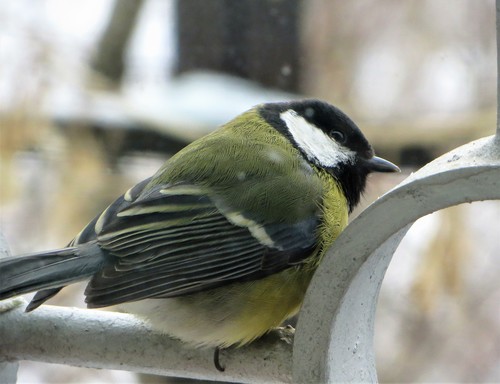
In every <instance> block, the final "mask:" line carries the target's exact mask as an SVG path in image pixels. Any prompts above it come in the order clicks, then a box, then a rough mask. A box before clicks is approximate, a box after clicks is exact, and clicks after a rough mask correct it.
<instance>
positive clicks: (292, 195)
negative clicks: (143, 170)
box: [85, 140, 322, 307]
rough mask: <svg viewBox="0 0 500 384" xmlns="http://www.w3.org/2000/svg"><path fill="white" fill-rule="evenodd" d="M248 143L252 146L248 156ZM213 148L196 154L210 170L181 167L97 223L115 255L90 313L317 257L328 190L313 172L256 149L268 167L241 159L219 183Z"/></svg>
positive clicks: (98, 278) (91, 289)
mask: <svg viewBox="0 0 500 384" xmlns="http://www.w3.org/2000/svg"><path fill="white" fill-rule="evenodd" d="M248 142H249V141H248V140H246V141H244V140H242V143H245V145H247V147H246V149H248V145H249V144H248ZM203 150H204V149H203V148H200V147H196V148H195V150H193V151H192V152H191V153H192V154H193V156H195V155H196V156H203V159H204V160H205V161H204V162H203V163H202V165H201V167H202V168H203V167H205V168H204V169H201V170H200V168H199V167H198V168H196V170H195V171H192V170H191V168H190V167H184V168H183V165H184V164H186V162H184V160H186V159H182V160H183V162H181V163H180V164H176V163H175V161H171V162H170V163H168V166H167V167H166V168H165V170H164V172H163V174H161V177H158V176H156V177H154V178H153V179H152V181H151V182H149V183H141V184H139V185H137V186H136V187H134V188H133V189H131V190H130V191H129V192H127V193H126V194H125V195H124V196H123V197H122V198H120V199H118V200H117V201H116V202H115V203H114V204H112V205H111V206H110V207H109V208H108V209H107V210H106V211H105V212H104V213H103V214H102V215H101V217H100V218H99V219H98V220H97V221H96V223H95V230H96V233H97V240H98V243H99V244H100V246H101V247H102V248H103V249H105V250H106V251H108V252H109V253H110V254H111V257H110V263H109V265H108V266H106V267H104V268H103V269H102V270H101V271H100V272H98V273H97V274H96V275H94V277H93V278H92V280H91V281H90V283H89V285H88V287H87V290H86V292H85V294H86V296H87V298H86V301H87V303H88V305H89V306H91V307H100V306H108V305H114V304H119V303H123V302H127V301H135V300H141V299H145V298H153V297H175V296H180V295H184V294H188V293H194V292H199V291H203V290H206V289H207V288H215V287H219V286H222V285H225V284H228V283H231V282H234V281H248V280H253V279H259V278H262V277H264V276H268V275H270V274H273V273H277V272H279V271H282V270H284V269H286V268H289V267H292V266H294V265H297V264H299V263H300V262H302V261H303V260H304V259H305V258H307V257H308V256H310V255H311V254H312V253H313V252H314V251H315V249H316V248H317V240H318V239H317V233H318V227H319V225H320V215H321V209H320V205H321V195H322V187H321V183H320V182H319V181H318V179H317V176H315V173H314V172H313V171H312V169H311V168H310V166H309V165H307V164H306V163H305V162H304V161H303V160H302V159H299V160H297V158H295V159H293V160H290V161H289V162H292V161H293V162H294V165H292V166H291V168H292V171H289V167H284V166H283V165H284V164H285V161H288V160H289V159H288V158H286V156H287V155H286V154H281V153H280V154H279V155H280V156H279V158H278V159H277V156H276V153H273V154H272V156H269V153H268V151H267V148H265V147H263V146H257V145H256V146H255V148H252V149H251V151H252V154H248V156H250V157H252V158H253V159H254V158H255V156H260V157H262V159H261V160H262V161H263V162H264V164H263V166H262V168H259V169H258V170H255V169H253V168H247V169H245V168H242V167H244V164H247V162H245V161H241V156H242V154H241V153H239V154H238V155H237V156H238V159H234V161H227V157H226V158H225V163H224V164H221V163H219V164H217V167H218V169H219V171H220V170H221V168H224V169H222V172H221V174H223V175H224V180H221V179H215V178H214V176H213V174H214V172H213V167H214V164H213V163H214V162H216V161H218V157H214V158H213V159H212V160H210V159H207V157H208V156H209V154H203V153H202V152H203ZM221 150H223V149H222V148H221ZM259 150H261V152H260V153H259V152H258V151H259ZM247 153H249V152H247ZM183 156H191V154H190V153H188V154H186V153H184V154H183ZM235 156H236V155H235ZM264 158H267V159H269V158H270V159H271V160H265V159H264ZM174 160H175V159H174ZM237 160H240V161H239V162H238V161H237ZM277 160H278V161H277ZM266 161H267V163H265V162H266ZM175 167H177V168H175ZM172 169H175V170H176V172H177V173H175V172H173V171H172V172H171V170H172ZM179 169H182V171H179ZM284 169H287V171H284ZM169 172H171V173H169ZM194 172H196V173H194ZM159 180H162V182H159ZM163 180H168V181H167V182H163ZM269 191H272V193H273V194H274V196H273V195H272V194H270V193H269ZM276 195H277V196H276Z"/></svg>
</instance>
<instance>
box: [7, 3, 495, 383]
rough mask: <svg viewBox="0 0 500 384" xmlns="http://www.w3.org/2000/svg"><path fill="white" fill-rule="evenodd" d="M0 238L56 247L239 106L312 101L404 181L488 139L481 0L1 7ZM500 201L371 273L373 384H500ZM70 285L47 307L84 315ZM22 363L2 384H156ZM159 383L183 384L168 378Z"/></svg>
mask: <svg viewBox="0 0 500 384" xmlns="http://www.w3.org/2000/svg"><path fill="white" fill-rule="evenodd" d="M0 58H1V60H0V231H1V232H3V234H4V235H5V237H6V239H7V241H8V243H9V246H10V247H11V251H12V253H13V254H20V253H24V252H32V251H38V250H43V249H48V248H55V247H60V246H63V245H65V244H66V243H67V242H69V241H70V240H71V238H72V237H73V236H74V235H75V234H76V233H78V232H79V230H80V229H81V228H82V227H83V226H84V225H85V224H86V223H87V222H88V221H90V219H92V218H93V217H94V216H95V214H96V213H98V212H99V211H101V210H102V209H104V208H105V207H106V206H107V204H109V203H110V202H111V201H112V200H113V199H114V198H115V197H116V196H118V195H119V194H121V193H123V191H124V190H126V189H128V188H129V187H130V186H131V185H133V184H134V183H136V182H138V181H140V180H142V179H143V178H146V177H148V176H149V175H151V174H152V173H153V172H155V170H156V169H157V168H158V167H159V166H160V165H161V164H162V162H163V161H165V160H166V159H167V158H168V157H169V156H171V155H172V154H173V153H175V152H176V151H177V150H179V149H180V148H182V147H183V146H184V145H186V144H187V143H189V142H190V141H192V140H194V139H196V138H197V137H200V136H202V135H204V134H206V133H207V132H210V131H211V130H213V129H215V128H216V127H217V126H218V125H220V124H222V123H224V122H226V121H228V120H229V119H231V118H232V117H234V116H236V115H237V114H239V113H241V112H243V111H244V110H246V109H248V108H250V107H251V106H253V105H255V104H258V103H261V102H265V101H270V100H283V99H293V98H300V97H305V96H307V97H317V98H322V99H325V100H327V101H329V102H331V103H333V104H335V105H337V106H339V107H340V108H341V109H343V110H344V111H345V112H346V113H348V114H349V115H350V116H351V117H352V118H353V119H354V120H355V121H356V122H357V123H358V125H359V126H360V127H361V128H362V130H363V131H364V132H365V134H366V136H367V137H368V138H369V140H370V142H371V143H372V144H373V145H374V147H375V149H376V151H377V153H378V154H379V155H381V156H383V157H386V158H388V159H390V160H391V161H393V162H395V163H397V164H399V165H400V166H401V167H402V169H403V173H402V174H401V175H396V176H394V175H375V176H373V177H372V178H371V180H370V187H369V190H368V191H367V193H366V195H365V196H364V199H363V204H362V205H363V206H362V207H361V208H360V209H359V210H358V211H357V212H359V211H361V210H362V209H363V208H364V207H366V206H367V205H368V204H369V203H370V202H371V201H373V200H374V199H376V198H377V197H378V196H380V195H381V194H383V193H384V192H386V191H387V190H389V189H390V188H392V187H393V186H395V185H397V184H398V183H399V182H400V181H402V180H403V179H404V178H405V177H406V176H407V175H408V174H409V173H411V172H413V171H415V170H416V169H418V168H420V167H421V166H423V165H425V164H426V163H427V162H429V161H431V160H432V159H434V158H436V157H437V156H439V155H441V154H443V153H445V152H447V151H449V150H451V149H453V148H455V147H457V146H459V145H461V144H465V143H467V142H469V141H471V140H474V139H477V138H480V137H484V136H487V135H491V134H493V133H494V127H495V111H496V40H495V3H494V1H493V0H483V1H477V0H407V1H400V0H385V1H383V2H382V1H375V0H355V1H343V0H307V1H306V0H238V1H235V0H210V1H205V0H182V1H174V0H120V1H113V0H87V1H85V2H78V1H74V0H37V1H34V0H16V1H14V0H3V1H2V2H1V7H0ZM499 228H500V202H498V201H497V202H481V203H473V204H468V205H461V206H457V207H454V208H451V209H447V210H443V211H440V212H437V213H435V214H432V215H430V216H427V217H425V218H422V219H421V220H419V221H417V222H416V223H415V225H414V226H413V227H412V229H411V230H410V232H409V233H408V235H407V236H406V237H405V239H404V240H403V242H402V243H401V245H400V247H399V249H398V251H397V253H396V254H395V256H394V259H393V262H392V264H391V266H390V267H389V270H388V271H387V275H386V279H385V281H384V284H383V286H382V292H381V296H380V304H379V307H378V313H377V323H376V336H375V347H376V356H377V362H378V372H379V379H380V381H381V382H443V381H447V382H500V269H499V268H498V261H499V259H498V257H499V256H500V241H499V239H498V230H499ZM81 289H82V288H81V287H80V286H72V287H69V288H67V289H65V290H64V291H63V294H61V295H58V296H57V297H56V298H55V299H53V300H52V301H51V304H61V305H73V306H83V299H82V295H81ZM158 380H159V379H155V378H153V377H145V376H141V377H138V376H136V375H134V374H132V373H128V372H119V371H97V370H91V369H80V368H73V367H66V366H55V365H46V364H37V363H32V362H23V363H22V364H21V368H20V372H19V379H18V383H67V382H74V383H89V382H92V383H100V382H106V383H111V382H115V383H124V382H128V383H139V382H162V381H161V380H160V381H158ZM170 382H180V381H179V380H177V379H174V380H172V381H170Z"/></svg>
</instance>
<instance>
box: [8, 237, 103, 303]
mask: <svg viewBox="0 0 500 384" xmlns="http://www.w3.org/2000/svg"><path fill="white" fill-rule="evenodd" d="M104 262H105V257H104V254H103V252H102V250H101V249H100V248H99V247H98V246H97V245H96V244H95V243H94V244H91V243H90V244H84V245H79V246H78V247H69V248H63V249H57V250H54V251H48V252H41V253H35V254H30V255H25V256H19V257H7V258H3V259H0V300H4V299H8V298H9V297H13V296H17V295H22V294H24V293H29V292H34V291H38V290H45V291H42V292H39V294H42V295H41V297H43V298H44V300H41V301H40V300H39V301H40V302H39V304H37V305H34V303H32V304H30V306H31V308H29V309H27V310H32V309H34V308H36V307H37V306H38V305H40V304H41V303H42V302H43V301H45V300H46V299H48V298H50V297H52V296H53V295H54V294H55V293H57V292H58V291H59V290H60V289H61V288H62V287H64V286H65V285H67V284H70V283H74V282H77V281H80V280H84V279H86V278H88V277H90V276H92V275H93V274H94V273H95V272H96V271H97V270H98V269H99V267H100V266H102V265H103V264H104ZM41 297H40V298H41Z"/></svg>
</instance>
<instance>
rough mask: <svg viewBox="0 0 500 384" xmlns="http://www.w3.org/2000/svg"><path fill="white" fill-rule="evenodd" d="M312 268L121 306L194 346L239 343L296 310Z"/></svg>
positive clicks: (287, 316)
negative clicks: (308, 270) (305, 270)
mask: <svg viewBox="0 0 500 384" xmlns="http://www.w3.org/2000/svg"><path fill="white" fill-rule="evenodd" d="M310 277H311V273H309V272H304V271H300V270H297V269H294V268H290V269H287V270H285V271H283V272H280V273H278V274H275V275H271V276H268V277H266V278H264V279H260V280H257V281H249V282H244V283H234V284H231V285H227V286H224V287H221V288H216V289H212V290H207V291H206V292H200V293H196V294H191V295H186V296H181V297H176V298H171V299H147V300H142V301H138V302H134V303H128V304H126V305H123V306H122V307H123V309H124V310H125V311H126V312H130V313H133V314H137V315H139V316H141V317H144V318H145V319H147V320H148V321H149V322H150V323H151V324H152V325H153V327H155V328H156V329H158V330H160V331H162V332H165V333H167V334H169V335H171V336H173V337H176V338H179V339H181V340H182V341H184V342H187V343H189V344H193V345H196V346H207V347H216V346H221V347H226V346H230V345H234V344H236V345H243V344H246V343H249V342H251V341H252V340H254V339H256V338H258V337H259V336H261V335H263V334H265V333H266V332H267V331H269V330H270V329H272V328H275V327H277V326H279V325H280V324H281V323H282V322H283V321H284V320H286V319H287V318H289V317H291V316H293V315H295V314H296V313H297V312H298V310H299V309H300V305H301V304H302V300H303V298H304V294H305V291H306V289H307V285H308V283H309V281H310Z"/></svg>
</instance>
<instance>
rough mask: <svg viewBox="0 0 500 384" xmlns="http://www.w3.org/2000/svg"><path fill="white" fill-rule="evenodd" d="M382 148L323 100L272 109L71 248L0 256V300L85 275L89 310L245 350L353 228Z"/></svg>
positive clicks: (204, 145) (286, 310) (200, 144)
mask: <svg viewBox="0 0 500 384" xmlns="http://www.w3.org/2000/svg"><path fill="white" fill-rule="evenodd" d="M398 170H399V169H398V167H397V166H395V165H394V164H392V163H390V162H389V161H387V160H384V159H381V158H379V157H376V156H375V155H374V152H373V149H372V147H371V146H370V144H369V143H368V141H367V140H366V138H365V137H364V136H363V134H362V132H361V131H360V130H359V128H358V127H357V126H356V124H355V123H354V122H353V121H352V120H351V119H350V118H349V117H348V116H347V115H346V114H344V113H343V112H342V111H340V110H339V109H338V108H336V107H334V106H332V105H330V104H328V103H326V102H323V101H319V100H314V99H306V100H298V101H291V102H280V103H268V104H262V105H258V106H256V107H254V108H253V109H250V110H249V111H247V112H245V113H243V114H241V115H240V116H238V117H236V118H235V119H233V120H232V121H230V122H228V123H227V124H225V125H223V126H222V127H220V128H219V129H218V130H216V131H214V132H213V133H211V134H209V135H207V136H205V137H203V138H201V139H199V140H196V141H194V142H193V143H191V144H190V145H188V146H187V147H185V148H184V149H182V150H181V151H180V152H178V153H177V154H175V155H174V156H173V157H171V158H170V159H169V160H168V161H167V162H166V163H165V164H164V165H163V166H162V167H161V168H160V169H159V170H158V171H157V172H156V174H155V175H153V176H152V177H150V178H148V179H146V180H144V181H142V182H140V183H139V184H137V185H135V186H134V187H132V188H131V189H129V190H128V191H127V192H125V193H124V194H123V195H122V196H120V197H119V198H118V199H117V200H116V201H115V202H113V203H112V204H111V205H110V206H109V207H108V208H107V209H106V210H105V211H104V212H102V213H101V214H100V215H98V216H97V217H96V218H95V219H94V220H92V221H91V222H90V223H89V224H88V225H87V226H86V227H85V228H84V229H83V230H82V231H81V232H80V233H79V234H78V235H77V236H76V237H75V238H74V240H73V241H72V242H71V243H70V244H69V245H68V246H67V247H66V248H62V249H58V250H53V251H48V252H42V253H37V254H30V255H25V256H21V257H9V258H6V259H2V260H1V261H0V276H1V279H0V299H6V298H9V297H12V296H16V295H20V294H24V293H27V292H33V291H38V293H36V295H35V296H34V298H33V300H32V301H31V302H30V304H29V305H28V306H27V308H26V311H28V312H29V311H32V310H34V309H35V308H37V307H38V306H40V305H41V304H42V303H44V302H45V301H46V300H48V299H49V298H51V297H52V296H54V295H55V294H56V293H58V292H59V291H60V290H61V289H62V288H63V287H64V286H66V285H68V284H71V283H74V282H77V281H81V280H87V279H89V282H88V285H87V287H86V290H85V296H86V298H85V302H86V303H87V306H88V307H90V308H98V307H107V306H114V305H119V306H120V307H122V308H123V309H124V310H125V311H128V312H130V313H133V314H136V315H138V316H141V317H143V318H145V319H146V320H147V321H149V322H150V323H151V325H152V326H153V327H155V328H157V329H159V330H161V331H162V332H166V333H168V334H170V335H171V336H173V337H175V338H178V339H180V340H182V341H184V342H187V343H189V344H193V345H195V346H210V347H216V348H219V347H228V346H231V345H236V346H241V345H244V344H247V343H249V342H251V341H252V340H254V339H256V338H258V337H259V336H261V335H263V334H265V333H266V332H268V331H269V330H271V329H272V328H275V327H277V326H279V325H280V324H282V323H283V322H284V321H285V320H286V319H288V318H290V317H291V316H293V315H295V314H296V313H297V312H298V311H299V308H300V306H301V303H302V301H303V298H304V295H305V292H306V289H307V287H308V284H309V282H310V280H311V277H312V275H313V273H314V271H315V270H316V268H317V266H318V264H319V263H320V262H321V259H322V258H323V256H324V255H325V253H326V251H327V249H328V247H329V246H330V245H331V244H332V243H333V242H334V241H335V239H336V238H337V236H338V235H339V234H340V232H341V231H342V230H343V229H344V228H345V227H346V225H347V219H348V214H349V213H350V212H351V211H352V210H353V208H354V207H355V206H356V205H357V204H358V202H359V201H360V197H361V195H362V193H363V190H364V189H365V184H366V179H367V175H368V174H369V173H370V172H395V171H398Z"/></svg>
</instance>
